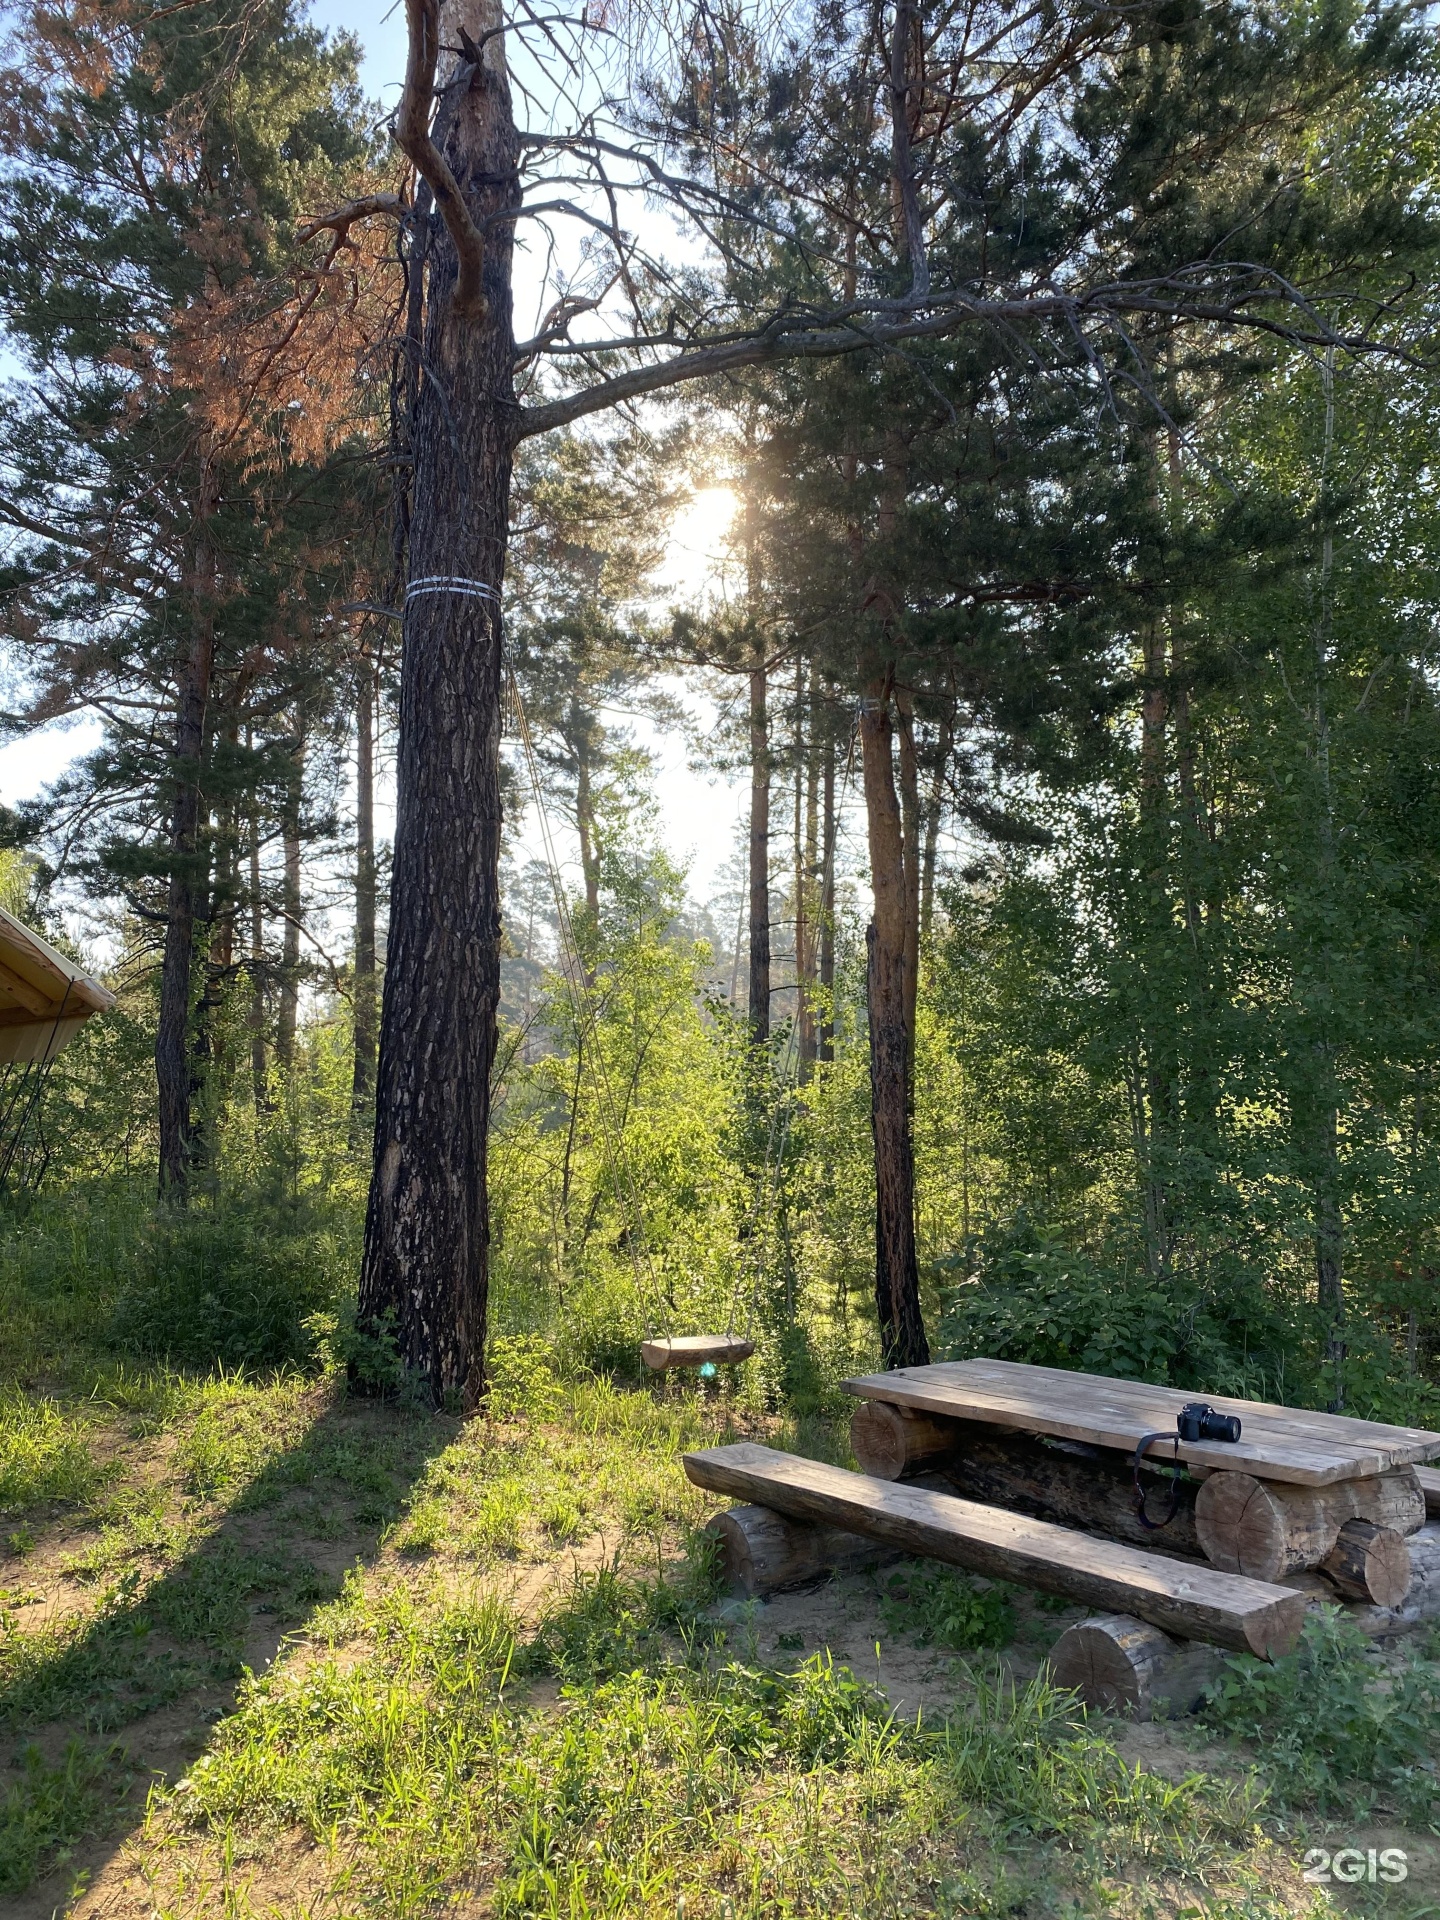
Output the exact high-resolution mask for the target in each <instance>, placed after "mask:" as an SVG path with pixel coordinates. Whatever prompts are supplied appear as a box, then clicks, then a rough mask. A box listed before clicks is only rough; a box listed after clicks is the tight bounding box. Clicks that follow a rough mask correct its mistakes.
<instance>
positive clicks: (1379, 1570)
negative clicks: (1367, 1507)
mask: <svg viewBox="0 0 1440 1920" xmlns="http://www.w3.org/2000/svg"><path fill="white" fill-rule="evenodd" d="M1321 1571H1322V1572H1323V1573H1326V1574H1328V1575H1329V1577H1330V1578H1331V1579H1332V1580H1333V1581H1334V1582H1335V1584H1336V1586H1337V1587H1339V1589H1340V1591H1341V1592H1342V1593H1343V1594H1345V1595H1347V1596H1348V1598H1350V1599H1351V1600H1368V1601H1369V1602H1370V1604H1371V1605H1372V1606H1376V1607H1398V1606H1399V1605H1400V1604H1401V1602H1402V1601H1403V1600H1404V1598H1405V1596H1406V1594H1407V1593H1408V1592H1409V1590H1410V1572H1411V1569H1410V1549H1409V1548H1408V1547H1407V1546H1406V1544H1405V1538H1404V1535H1403V1534H1399V1533H1396V1532H1395V1531H1394V1529H1393V1528H1391V1527H1377V1526H1373V1525H1372V1524H1371V1522H1370V1521H1368V1520H1347V1521H1346V1522H1345V1524H1344V1526H1343V1527H1341V1529H1340V1537H1339V1539H1338V1540H1337V1541H1336V1542H1335V1546H1334V1549H1333V1551H1332V1552H1330V1553H1329V1554H1327V1555H1326V1557H1325V1559H1324V1560H1323V1561H1322V1562H1321Z"/></svg>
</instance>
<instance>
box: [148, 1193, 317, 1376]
mask: <svg viewBox="0 0 1440 1920" xmlns="http://www.w3.org/2000/svg"><path fill="white" fill-rule="evenodd" d="M354 1253H355V1249H354V1245H353V1237H352V1232H351V1231H350V1230H348V1223H346V1222H345V1221H344V1220H343V1218H341V1217H335V1218H331V1217H328V1216H327V1215H326V1214H324V1213H323V1212H321V1211H320V1209H319V1208H318V1207H314V1206H311V1205H309V1204H307V1203H305V1202H296V1203H292V1204H289V1205H286V1206H281V1207H274V1206H266V1205H265V1204H264V1203H263V1201H262V1200H261V1199H260V1197H259V1196H256V1197H254V1198H253V1199H252V1200H251V1201H249V1202H248V1203H246V1204H243V1205H242V1204H231V1205H220V1206H215V1207H213V1208H211V1207H199V1208H196V1209H195V1210H193V1211H191V1212H187V1213H183V1214H171V1215H164V1214H162V1215H161V1216H159V1217H158V1218H156V1219H155V1220H154V1221H153V1223H152V1224H151V1225H150V1227H149V1228H148V1230H147V1231H146V1233H145V1234H144V1236H143V1238H142V1239H141V1241H140V1245H139V1248H138V1250H137V1270H136V1271H135V1273H134V1274H133V1275H132V1277H131V1278H130V1279H129V1281H128V1283H127V1284H126V1285H125V1286H124V1287H123V1289H122V1290H121V1292H120V1295H119V1298H118V1299H117V1300H116V1302H115V1307H114V1312H113V1315H112V1317H111V1325H110V1334H111V1338H112V1339H113V1340H114V1341H115V1343H116V1344H117V1345H119V1346H123V1347H126V1348H128V1349H129V1350H130V1351H132V1352H134V1353H140V1354H146V1355H153V1356H155V1357H157V1358H163V1359H165V1360H169V1361H171V1362H174V1363H178V1364H181V1365H190V1366H211V1365H214V1364H215V1363H216V1362H220V1363H222V1364H224V1365H226V1366H232V1367H234V1366H245V1367H279V1366H287V1365H288V1366H300V1367H312V1366H314V1365H315V1364H316V1362H317V1359H318V1356H319V1343H318V1340H317V1335H316V1330H315V1328H316V1321H315V1316H317V1315H319V1314H322V1313H324V1312H325V1311H326V1310H330V1311H332V1312H333V1311H334V1310H335V1308H336V1305H337V1303H338V1301H339V1300H340V1297H341V1295H342V1293H343V1292H344V1290H345V1288H346V1287H347V1285H349V1284H350V1282H351V1280H352V1278H353V1271H354Z"/></svg>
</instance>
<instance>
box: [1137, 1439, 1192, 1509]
mask: <svg viewBox="0 0 1440 1920" xmlns="http://www.w3.org/2000/svg"><path fill="white" fill-rule="evenodd" d="M1157 1440H1168V1441H1169V1442H1170V1444H1171V1445H1172V1446H1173V1447H1174V1449H1175V1457H1174V1463H1173V1464H1174V1469H1175V1470H1174V1472H1173V1473H1172V1474H1171V1476H1170V1504H1169V1506H1168V1507H1167V1509H1166V1511H1165V1518H1164V1519H1163V1520H1152V1519H1151V1518H1150V1516H1149V1514H1148V1513H1147V1512H1146V1511H1145V1485H1144V1482H1143V1481H1142V1480H1141V1478H1140V1462H1141V1461H1142V1460H1143V1459H1144V1458H1145V1454H1146V1452H1147V1450H1148V1449H1149V1448H1150V1447H1151V1446H1153V1445H1154V1443H1155V1442H1156V1441H1157ZM1131 1472H1132V1474H1133V1476H1134V1480H1135V1513H1136V1516H1137V1518H1138V1519H1139V1521H1140V1524H1141V1526H1142V1527H1144V1528H1146V1529H1147V1530H1148V1531H1149V1532H1150V1533H1158V1532H1159V1531H1160V1529H1161V1528H1162V1527H1168V1526H1169V1524H1170V1522H1171V1521H1172V1520H1173V1519H1174V1518H1175V1516H1176V1514H1177V1513H1179V1511H1180V1478H1181V1467H1180V1436H1179V1434H1178V1433H1147V1434H1145V1435H1144V1436H1143V1437H1142V1439H1141V1441H1140V1444H1139V1446H1138V1447H1136V1449H1135V1458H1134V1461H1133V1462H1132V1464H1131Z"/></svg>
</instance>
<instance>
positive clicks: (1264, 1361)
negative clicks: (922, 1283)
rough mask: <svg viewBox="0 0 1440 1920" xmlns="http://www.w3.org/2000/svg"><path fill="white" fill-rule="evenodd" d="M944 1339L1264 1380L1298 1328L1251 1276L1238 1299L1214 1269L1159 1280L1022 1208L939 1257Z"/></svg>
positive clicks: (972, 1348)
mask: <svg viewBox="0 0 1440 1920" xmlns="http://www.w3.org/2000/svg"><path fill="white" fill-rule="evenodd" d="M932 1277H933V1279H934V1281H935V1283H936V1284H937V1286H938V1288H939V1291H940V1299H941V1315H940V1322H939V1328H938V1340H937V1351H938V1354H939V1357H941V1358H944V1359H947V1360H969V1359H972V1358H976V1357H981V1356H983V1357H985V1358H988V1359H993V1360H1018V1361H1026V1362H1028V1363H1030V1364H1031V1365H1034V1366H1043V1367H1062V1368H1066V1369H1073V1370H1078V1371H1079V1372H1082V1373H1099V1374H1108V1375H1111V1376H1113V1377H1116V1378H1119V1379H1127V1380H1149V1381H1154V1382H1156V1383H1157V1384H1162V1383H1168V1384H1169V1385H1171V1386H1177V1387H1202V1386H1203V1387H1208V1388H1209V1389H1210V1390H1211V1391H1215V1392H1222V1391H1224V1390H1225V1389H1226V1388H1227V1387H1229V1388H1231V1389H1232V1390H1235V1391H1239V1390H1241V1388H1242V1387H1243V1389H1244V1390H1245V1391H1247V1392H1258V1391H1260V1390H1261V1389H1262V1388H1263V1387H1264V1386H1265V1384H1266V1383H1267V1381H1273V1379H1274V1377H1275V1373H1276V1369H1277V1366H1279V1367H1282V1368H1283V1358H1282V1357H1283V1356H1284V1355H1286V1354H1287V1353H1288V1354H1291V1355H1294V1356H1298V1352H1299V1349H1300V1345H1301V1330H1300V1329H1299V1328H1298V1327H1296V1326H1294V1325H1292V1324H1290V1323H1289V1322H1288V1321H1287V1320H1286V1317H1285V1315H1284V1313H1283V1312H1282V1311H1281V1307H1280V1305H1279V1303H1276V1302H1271V1301H1267V1300H1266V1299H1265V1298H1264V1297H1263V1296H1257V1294H1256V1292H1255V1289H1254V1288H1253V1287H1252V1288H1248V1289H1247V1290H1246V1291H1245V1294H1244V1297H1243V1298H1239V1297H1237V1299H1236V1300H1235V1301H1233V1302H1232V1301H1231V1300H1230V1299H1229V1298H1228V1296H1227V1295H1226V1293H1225V1291H1224V1289H1223V1287H1222V1286H1221V1285H1220V1281H1219V1278H1218V1277H1217V1274H1212V1275H1210V1276H1209V1278H1208V1279H1207V1282H1206V1285H1205V1286H1204V1287H1202V1286H1200V1285H1199V1284H1198V1283H1197V1282H1195V1281H1193V1280H1192V1279H1189V1278H1187V1277H1185V1276H1183V1275H1179V1274H1174V1275H1171V1276H1169V1277H1167V1279H1166V1280H1165V1281H1164V1283H1163V1284H1162V1283H1161V1282H1160V1281H1159V1280H1157V1279H1155V1278H1154V1276H1152V1275H1151V1274H1150V1273H1149V1272H1147V1271H1146V1270H1145V1269H1144V1267H1143V1266H1141V1265H1139V1264H1137V1263H1134V1262H1132V1261H1130V1260H1129V1259H1127V1258H1126V1257H1125V1255H1124V1253H1123V1250H1117V1252H1116V1254H1115V1257H1114V1258H1113V1259H1107V1260H1097V1259H1095V1258H1092V1257H1091V1255H1089V1254H1087V1253H1084V1252H1080V1251H1077V1250H1076V1249H1075V1248H1074V1247H1071V1246H1067V1245H1066V1244H1065V1243H1064V1242H1063V1241H1062V1240H1061V1239H1060V1238H1059V1237H1057V1236H1055V1235H1053V1234H1052V1233H1050V1232H1049V1231H1047V1230H1046V1229H1045V1228H1044V1227H1042V1226H1040V1225H1039V1224H1037V1223H1036V1222H1035V1221H1034V1220H1033V1219H1032V1218H1031V1217H1030V1216H1029V1215H1027V1214H1026V1213H1025V1212H1023V1211H1021V1212H1018V1213H1016V1214H1015V1215H1014V1216H1013V1217H1012V1218H1011V1219H1010V1220H1009V1221H1007V1222H1005V1223H1003V1224H1002V1225H999V1226H997V1227H995V1228H994V1229H993V1230H992V1231H990V1232H988V1233H986V1234H984V1235H983V1236H981V1237H980V1238H978V1239H977V1240H976V1241H975V1242H974V1243H973V1244H972V1245H970V1246H968V1247H966V1248H964V1249H963V1250H961V1251H960V1252H957V1253H954V1254H951V1255H948V1256H946V1257H945V1258H943V1259H941V1260H937V1261H936V1262H935V1263H934V1265H933V1268H932Z"/></svg>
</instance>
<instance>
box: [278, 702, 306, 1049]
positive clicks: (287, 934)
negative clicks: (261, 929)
mask: <svg viewBox="0 0 1440 1920" xmlns="http://www.w3.org/2000/svg"><path fill="white" fill-rule="evenodd" d="M304 797H305V736H304V734H303V733H299V734H297V736H296V740H295V746H294V750H293V752H292V753H291V756H290V768H289V771H288V773H287V774H286V778H285V811H284V814H283V815H282V816H281V820H280V839H281V844H282V846H283V848H284V853H285V866H284V878H283V879H282V881H281V887H280V901H281V907H282V910H283V912H284V916H285V931H284V934H283V937H282V940H281V948H280V1016H279V1019H278V1020H277V1021H276V1025H275V1058H276V1060H277V1062H278V1063H279V1066H280V1070H281V1072H282V1073H289V1072H290V1071H291V1069H292V1068H293V1067H294V1065H295V1029H296V1026H297V1024H298V1022H299V1015H300V916H301V912H302V902H301V897H300V809H301V805H302V803H303V801H304Z"/></svg>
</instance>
